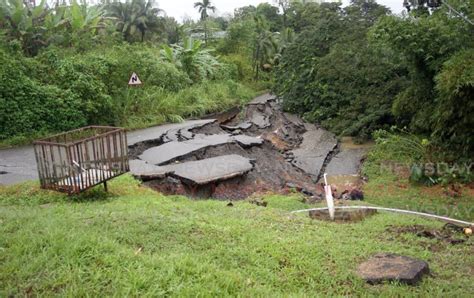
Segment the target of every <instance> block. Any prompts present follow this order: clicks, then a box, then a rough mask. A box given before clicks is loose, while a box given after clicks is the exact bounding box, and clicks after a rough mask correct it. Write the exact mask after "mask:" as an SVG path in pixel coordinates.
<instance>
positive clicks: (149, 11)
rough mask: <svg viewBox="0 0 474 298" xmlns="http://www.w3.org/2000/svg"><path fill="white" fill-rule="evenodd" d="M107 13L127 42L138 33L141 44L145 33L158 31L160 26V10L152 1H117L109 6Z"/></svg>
mask: <svg viewBox="0 0 474 298" xmlns="http://www.w3.org/2000/svg"><path fill="white" fill-rule="evenodd" d="M108 11H109V15H110V16H111V17H112V18H114V19H115V21H116V26H117V30H119V31H121V32H122V34H123V37H124V39H125V40H127V41H131V39H132V37H133V35H134V34H135V33H136V32H137V31H138V32H140V39H141V41H142V42H143V41H144V39H145V34H146V32H147V31H151V32H153V31H158V29H159V27H160V24H161V23H160V21H159V18H158V16H159V14H160V13H161V12H162V10H161V9H159V8H157V7H156V5H155V1H154V0H127V1H126V2H124V3H122V2H119V1H117V2H114V3H111V4H110V5H109V7H108Z"/></svg>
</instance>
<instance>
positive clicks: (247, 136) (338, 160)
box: [0, 94, 366, 198]
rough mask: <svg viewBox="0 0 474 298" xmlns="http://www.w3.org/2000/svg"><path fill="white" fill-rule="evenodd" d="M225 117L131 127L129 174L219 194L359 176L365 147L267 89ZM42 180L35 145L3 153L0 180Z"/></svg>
mask: <svg viewBox="0 0 474 298" xmlns="http://www.w3.org/2000/svg"><path fill="white" fill-rule="evenodd" d="M222 114H223V115H225V117H223V116H222V117H221V116H220V115H218V114H216V115H213V116H214V118H215V119H214V118H213V119H201V120H189V121H185V122H183V123H176V124H165V125H160V126H155V127H151V128H146V129H141V130H136V131H131V132H128V133H127V139H128V140H127V143H128V146H129V157H130V166H131V173H132V175H134V176H135V177H137V178H139V179H142V180H144V181H150V180H153V181H155V182H154V183H151V184H150V185H155V186H156V185H158V186H159V187H156V189H157V190H159V191H161V190H162V189H163V188H164V189H166V190H167V192H168V193H172V194H174V193H175V194H186V193H180V191H182V190H183V189H185V188H186V187H184V186H185V185H184V184H186V183H189V182H190V181H191V182H192V181H194V182H197V181H198V182H199V183H196V184H199V185H203V184H209V185H210V186H211V189H212V191H213V192H214V191H215V192H216V193H217V196H218V197H217V198H244V197H247V196H249V195H251V194H253V193H255V192H261V191H272V192H282V191H285V189H287V188H288V187H287V185H296V186H297V188H298V189H301V190H303V192H304V193H308V194H314V195H321V193H322V187H320V185H319V184H320V183H316V181H317V178H318V177H320V176H321V174H322V172H324V171H329V172H330V173H332V174H335V175H345V174H347V175H354V174H356V173H357V172H358V169H359V168H360V164H361V160H362V159H363V156H364V154H365V152H366V150H365V148H364V150H362V149H361V150H358V148H357V150H354V148H346V147H345V146H344V142H343V143H342V146H339V145H340V143H339V142H338V140H337V139H336V137H335V135H334V134H332V133H330V132H328V131H326V130H324V129H322V128H320V127H317V126H315V125H313V124H309V123H305V122H304V121H303V120H302V119H301V118H300V117H298V116H296V115H292V114H288V113H284V112H283V111H282V110H281V107H280V105H279V103H278V100H277V99H276V97H274V96H273V95H270V94H264V95H262V96H259V97H257V98H255V99H254V100H253V101H251V102H250V103H249V104H248V105H247V106H245V107H244V108H243V109H242V110H241V112H240V117H239V116H238V115H237V114H238V113H236V111H235V108H234V109H233V110H232V113H230V112H229V111H228V112H224V113H222ZM228 114H229V115H228ZM348 149H350V150H348ZM231 161H234V163H233V164H232V165H233V166H232V167H230V166H228V167H225V165H226V164H229V163H230V162H231ZM249 161H251V164H252V166H251V167H249V164H248V162H249ZM188 165H189V166H188ZM202 168H206V169H208V170H207V171H200V169H202ZM178 170H179V171H178ZM177 171H178V172H180V174H181V175H177V174H176V172H177ZM178 174H179V173H178ZM201 176H202V177H201ZM37 179H38V176H37V170H36V160H35V156H34V151H33V147H32V146H25V147H20V148H11V149H3V150H0V185H2V184H3V185H7V184H15V183H19V182H23V181H28V180H37ZM203 181H204V182H205V183H204V182H203ZM209 185H207V186H209ZM207 186H206V187H207ZM151 187H153V186H151ZM178 190H179V191H178ZM206 194H208V195H210V196H213V193H212V192H206Z"/></svg>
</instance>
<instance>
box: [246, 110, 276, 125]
mask: <svg viewBox="0 0 474 298" xmlns="http://www.w3.org/2000/svg"><path fill="white" fill-rule="evenodd" d="M250 122H252V123H253V124H255V126H257V127H258V128H260V129H264V128H267V127H270V126H271V125H272V124H271V122H270V117H268V116H267V115H265V114H263V113H261V112H259V111H253V112H252V113H251V115H250Z"/></svg>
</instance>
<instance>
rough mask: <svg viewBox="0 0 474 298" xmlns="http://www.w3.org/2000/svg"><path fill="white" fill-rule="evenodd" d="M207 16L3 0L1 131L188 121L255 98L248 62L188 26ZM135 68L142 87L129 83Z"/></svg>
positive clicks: (143, 6) (141, 6)
mask: <svg viewBox="0 0 474 298" xmlns="http://www.w3.org/2000/svg"><path fill="white" fill-rule="evenodd" d="M207 17H208V16H207V14H203V20H201V21H199V22H192V23H190V24H187V25H183V26H180V25H178V23H177V22H176V21H175V20H174V19H172V18H169V17H166V16H163V15H162V11H161V10H160V9H158V8H157V6H156V4H155V3H154V2H153V1H145V0H133V1H127V2H124V3H121V2H113V3H110V4H107V5H105V4H104V5H96V6H91V5H88V4H87V3H81V4H79V3H78V2H76V1H72V2H71V3H70V4H69V5H66V4H59V2H57V3H56V4H55V5H54V6H52V7H50V6H48V5H47V4H46V2H44V1H43V2H41V4H39V5H38V6H37V7H32V6H30V5H26V4H24V2H23V1H21V0H20V1H16V0H10V1H3V0H2V1H0V32H1V34H0V65H1V68H0V126H1V127H2V129H1V130H0V140H5V139H7V140H8V141H10V142H13V143H14V142H21V141H22V140H24V139H26V140H28V139H29V138H31V137H36V136H39V135H44V134H47V133H51V132H56V131H63V130H68V129H72V128H76V127H80V126H84V125H91V124H108V125H120V126H125V127H128V128H136V127H143V126H148V125H152V124H159V123H163V122H169V121H181V120H182V119H183V118H185V117H193V116H201V115H203V114H205V113H210V112H215V111H219V110H223V109H226V108H229V107H231V106H235V105H239V104H241V103H242V102H244V101H246V100H249V99H250V98H252V96H254V95H255V91H254V90H255V88H251V87H249V85H252V87H253V86H255V85H254V84H252V83H250V76H246V74H242V73H241V72H242V71H240V72H239V67H242V63H241V64H238V63H234V62H233V60H232V59H233V58H232V57H230V58H228V57H225V56H219V53H216V52H215V51H214V50H213V49H212V48H211V47H210V46H208V47H206V46H205V45H204V44H203V43H207V41H208V40H207V39H208V38H206V39H205V40H204V41H201V40H199V39H196V38H193V36H191V32H192V30H185V29H186V28H194V27H196V28H199V26H200V24H201V23H203V22H210V21H209V20H207ZM196 30H197V29H196ZM206 30H207V29H206ZM207 31H210V30H207ZM211 33H212V32H208V33H206V36H207V35H209V36H210V35H211ZM172 43H173V44H172ZM209 43H211V40H210V41H209ZM250 63H251V62H250V58H249V59H248V65H251V64H250ZM243 64H245V59H244V63H243ZM249 67H250V66H249ZM243 68H245V65H244V66H243ZM133 72H136V73H137V74H138V75H139V78H140V79H141V81H142V82H143V85H142V86H141V87H139V88H131V87H128V86H127V82H128V80H129V78H130V76H131V74H132V73H133ZM244 84H245V85H247V86H244ZM257 88H258V86H257Z"/></svg>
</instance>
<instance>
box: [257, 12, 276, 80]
mask: <svg viewBox="0 0 474 298" xmlns="http://www.w3.org/2000/svg"><path fill="white" fill-rule="evenodd" d="M254 20H255V24H256V38H255V44H254V53H253V63H254V66H253V67H254V71H255V80H256V81H258V79H259V71H260V68H265V67H264V66H267V65H266V64H269V65H270V63H273V59H274V57H275V55H276V54H277V52H278V41H277V37H276V36H277V33H273V32H270V31H269V30H268V25H267V24H266V22H265V18H264V17H263V16H261V15H255V16H254Z"/></svg>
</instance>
